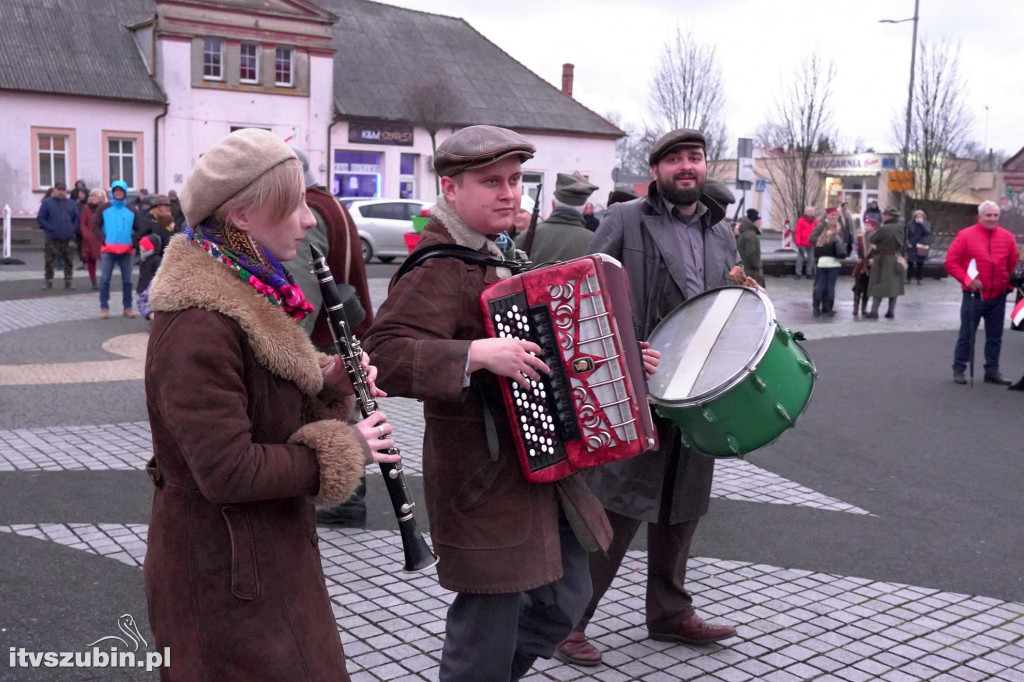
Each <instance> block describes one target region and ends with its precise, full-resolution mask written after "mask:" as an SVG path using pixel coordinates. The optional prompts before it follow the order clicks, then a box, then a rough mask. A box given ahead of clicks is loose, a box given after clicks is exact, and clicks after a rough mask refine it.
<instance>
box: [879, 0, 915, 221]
mask: <svg viewBox="0 0 1024 682" xmlns="http://www.w3.org/2000/svg"><path fill="white" fill-rule="evenodd" d="M920 2H921V0H914V16H912V17H910V18H909V19H880V20H879V22H878V23H880V24H902V23H903V22H906V21H913V22H914V42H913V43H911V45H910V87H909V88H907V124H906V128H905V130H904V132H903V170H907V169H908V168H909V167H910V123H911V117H912V116H913V111H914V71H915V66H916V63H917V20H918V7H919V5H920ZM925 172H927V169H926V171H925ZM906 197H907V195H906V192H904V193H903V199H902V201H901V202H900V203H901V204H903V208H905V205H906ZM901 212H902V211H901Z"/></svg>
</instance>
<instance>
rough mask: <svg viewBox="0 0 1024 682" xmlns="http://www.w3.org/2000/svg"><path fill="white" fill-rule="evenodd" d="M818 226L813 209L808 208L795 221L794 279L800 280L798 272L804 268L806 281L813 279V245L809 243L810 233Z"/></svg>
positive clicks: (811, 207)
mask: <svg viewBox="0 0 1024 682" xmlns="http://www.w3.org/2000/svg"><path fill="white" fill-rule="evenodd" d="M817 226H818V219H817V218H815V217H814V207H813V206H808V207H806V208H805V209H804V214H803V215H802V216H800V218H799V220H797V221H796V230H795V232H796V234H795V235H794V240H795V242H796V275H795V278H796V279H800V272H801V271H802V270H804V268H805V266H806V270H807V273H806V276H807V279H810V278H812V277H814V244H812V243H811V232H814V228H816V227H817Z"/></svg>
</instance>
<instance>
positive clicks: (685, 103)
mask: <svg viewBox="0 0 1024 682" xmlns="http://www.w3.org/2000/svg"><path fill="white" fill-rule="evenodd" d="M724 114H725V88H724V86H723V85H722V66H721V64H720V63H719V61H718V54H717V53H716V51H715V48H714V46H712V45H703V44H701V43H699V42H697V40H696V39H695V38H694V37H693V34H691V33H685V34H684V33H683V32H682V31H681V30H680V29H679V27H678V26H676V33H675V35H674V36H673V37H672V38H669V40H668V41H667V42H666V43H665V45H664V46H663V47H662V51H661V57H660V58H659V59H658V66H657V68H656V69H655V71H654V76H653V77H652V78H651V86H650V115H651V117H652V118H653V125H652V126H651V127H652V129H653V130H654V132H656V133H657V132H658V131H660V133H665V132H668V131H669V130H675V129H676V128H693V129H695V130H700V131H702V132H703V133H704V136H705V137H706V138H707V143H708V146H707V155H708V159H709V160H711V161H715V160H717V159H719V158H721V156H722V153H723V152H724V151H725V144H726V142H725V140H726V130H725V115H724Z"/></svg>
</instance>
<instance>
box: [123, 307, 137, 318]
mask: <svg viewBox="0 0 1024 682" xmlns="http://www.w3.org/2000/svg"><path fill="white" fill-rule="evenodd" d="M124 316H125V317H135V311H134V310H132V309H131V308H125V309H124Z"/></svg>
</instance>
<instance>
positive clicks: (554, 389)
mask: <svg viewBox="0 0 1024 682" xmlns="http://www.w3.org/2000/svg"><path fill="white" fill-rule="evenodd" d="M480 305H481V308H482V309H483V313H484V325H485V327H486V328H487V332H488V334H490V335H491V336H492V337H514V338H519V339H525V340H528V341H532V342H534V343H536V344H537V345H539V346H540V347H541V349H542V352H541V359H542V360H544V362H545V363H546V364H547V366H548V367H549V368H550V369H551V373H550V374H548V375H547V376H542V378H541V380H540V381H531V382H530V387H529V388H528V389H527V388H523V387H522V386H520V385H519V384H518V383H516V382H515V381H513V380H512V379H503V380H502V381H501V382H500V383H501V390H502V397H503V400H504V403H505V408H506V410H507V412H508V416H509V421H510V422H511V423H512V425H513V426H512V431H513V435H514V438H515V443H516V451H517V454H518V455H519V459H520V462H521V464H522V467H523V474H524V475H525V476H526V478H527V480H530V481H533V482H550V481H555V480H558V479H560V478H564V477H565V476H568V475H570V474H572V473H574V472H576V471H579V470H580V469H586V468H588V467H592V466H597V465H599V464H603V463H605V462H610V461H614V460H619V459H625V458H627V457H632V456H634V455H638V454H640V453H641V452H645V451H647V450H649V449H651V448H654V447H657V435H656V431H655V428H654V424H653V421H652V419H651V411H650V407H649V406H648V403H647V386H646V382H645V378H644V369H643V361H642V358H641V355H640V347H639V345H638V344H637V341H636V337H635V335H634V333H633V321H632V312H631V309H630V304H629V283H628V280H627V278H626V274H625V272H624V271H623V269H622V267H621V265H619V263H618V261H616V260H615V259H614V258H611V257H610V256H605V255H602V254H596V255H592V256H585V257H583V258H577V259H574V260H571V261H567V262H564V263H557V264H554V265H549V266H544V267H540V268H537V269H534V270H529V271H527V272H524V273H521V274H519V275H515V276H513V277H509V278H507V279H503V280H501V281H499V282H496V283H494V284H492V285H491V286H489V287H488V288H487V289H485V290H484V292H483V293H482V294H481V296H480Z"/></svg>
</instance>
